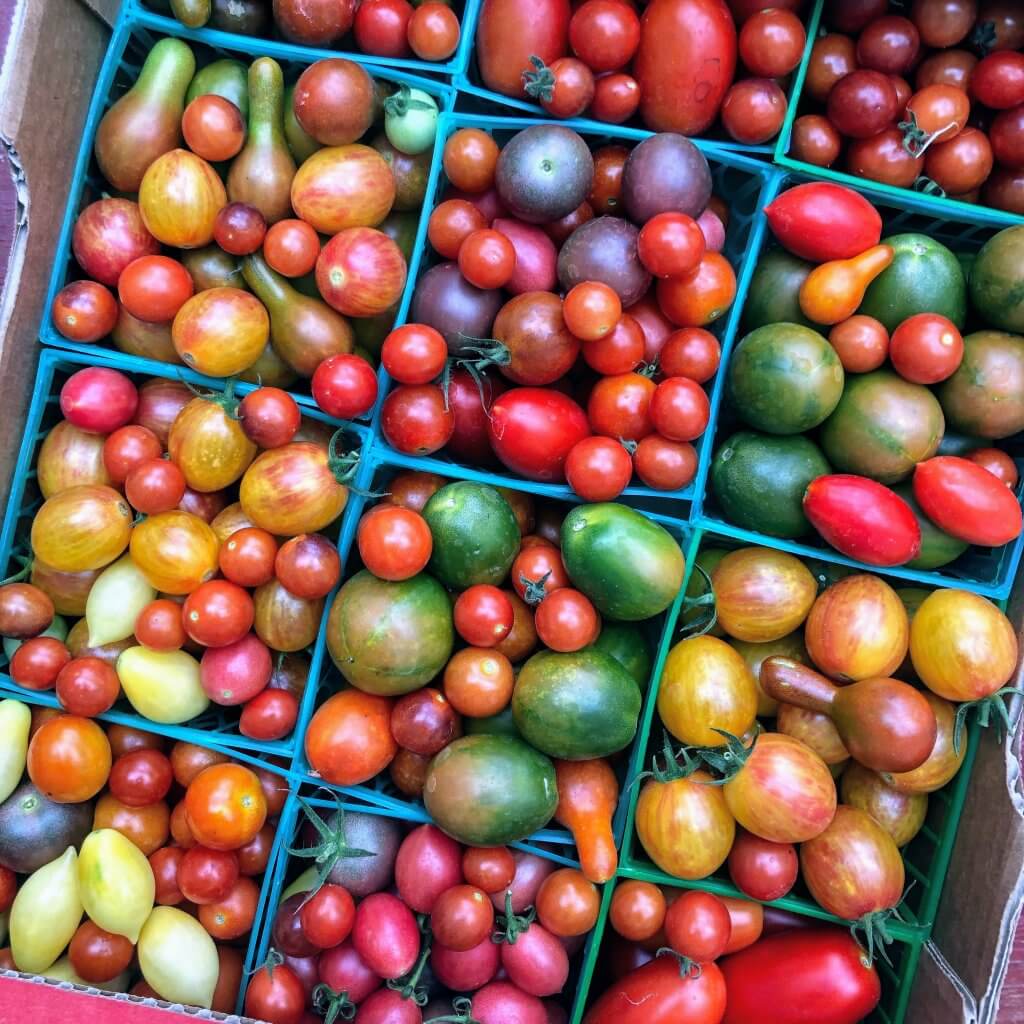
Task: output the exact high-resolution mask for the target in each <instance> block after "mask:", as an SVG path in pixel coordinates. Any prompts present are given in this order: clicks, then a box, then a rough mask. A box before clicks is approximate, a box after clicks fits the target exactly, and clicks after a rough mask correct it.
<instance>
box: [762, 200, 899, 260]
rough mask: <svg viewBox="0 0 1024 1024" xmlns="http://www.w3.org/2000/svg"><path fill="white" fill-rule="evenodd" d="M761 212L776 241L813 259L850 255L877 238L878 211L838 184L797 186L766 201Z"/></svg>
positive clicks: (878, 232) (841, 258) (856, 253)
mask: <svg viewBox="0 0 1024 1024" xmlns="http://www.w3.org/2000/svg"><path fill="white" fill-rule="evenodd" d="M765 215H766V216H767V218H768V225H769V227H770V228H771V229H772V232H773V233H774V234H775V237H776V238H777V239H778V240H779V242H781V244H782V245H783V246H784V247H785V248H786V249H788V250H789V251H790V252H791V253H793V255H794V256H799V257H801V259H805V260H810V261H811V262H812V263H824V262H826V261H828V260H843V259H852V258H853V257H854V256H858V255H859V254H860V253H862V252H864V250H865V249H870V248H871V247H872V246H873V245H877V244H878V241H879V239H880V238H881V237H882V218H881V215H880V214H879V213H878V211H877V210H876V209H875V208H874V207H873V206H872V205H871V203H870V202H868V200H867V199H865V198H864V197H863V196H862V195H860V194H859V193H857V192H854V191H853V190H852V189H849V188H846V187H844V186H842V185H832V184H830V183H826V182H815V183H812V184H806V185H797V186H796V188H791V189H787V191H785V192H783V193H782V195H780V196H779V197H778V199H776V200H775V201H774V202H772V203H770V204H769V205H768V206H767V207H766V208H765Z"/></svg>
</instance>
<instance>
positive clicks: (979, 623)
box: [910, 590, 1017, 700]
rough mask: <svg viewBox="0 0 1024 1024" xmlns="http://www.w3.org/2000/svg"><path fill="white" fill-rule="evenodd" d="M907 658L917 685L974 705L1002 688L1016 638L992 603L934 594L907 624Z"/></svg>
mask: <svg viewBox="0 0 1024 1024" xmlns="http://www.w3.org/2000/svg"><path fill="white" fill-rule="evenodd" d="M910 657H911V660H912V661H913V663H914V670H915V671H916V672H917V674H918V675H919V676H920V677H921V682H922V683H924V685H925V686H927V687H928V689H929V690H931V691H932V693H937V694H938V695H939V696H940V697H945V698H946V700H977V699H979V698H981V697H988V696H989V695H990V694H993V693H995V692H996V690H998V689H1000V688H1001V687H1003V686H1005V685H1006V684H1007V682H1008V681H1009V679H1010V676H1011V675H1013V670H1014V668H1015V667H1016V664H1017V636H1016V634H1015V633H1014V631H1013V626H1011V625H1010V620H1009V619H1008V618H1007V617H1006V616H1005V615H1004V614H1003V613H1002V612H1001V611H1000V610H999V609H998V608H997V607H996V606H995V605H994V604H993V603H992V602H991V601H988V600H986V599H985V598H984V597H979V596H978V595H977V594H971V593H968V592H967V591H966V590H936V591H935V592H934V593H933V594H931V595H930V596H929V597H927V598H925V600H924V601H923V602H922V603H921V607H920V608H918V610H917V614H915V615H914V620H913V622H912V623H911V625H910Z"/></svg>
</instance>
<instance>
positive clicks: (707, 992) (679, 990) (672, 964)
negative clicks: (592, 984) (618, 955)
mask: <svg viewBox="0 0 1024 1024" xmlns="http://www.w3.org/2000/svg"><path fill="white" fill-rule="evenodd" d="M731 998H732V994H731V992H730V1000H731ZM725 1004H726V1000H725V981H724V979H723V978H722V972H721V971H720V970H719V969H718V966H717V965H716V964H714V963H707V964H701V972H700V976H699V977H693V976H684V974H683V972H682V971H681V970H680V967H679V961H678V960H677V959H676V958H675V957H674V956H659V957H658V958H657V959H656V960H652V961H651V962H650V963H647V964H644V965H643V967H638V968H637V969H636V970H635V971H630V973H629V974H627V975H626V976H625V977H624V978H621V979H620V980H619V981H617V982H615V984H614V985H612V987H611V988H609V989H608V990H607V991H606V992H605V993H604V995H602V996H601V998H600V999H598V1001H597V1002H596V1003H595V1004H594V1005H593V1007H592V1008H591V1010H590V1012H589V1013H588V1014H587V1015H586V1017H584V1018H583V1024H719V1021H721V1019H722V1013H723V1012H724V1011H725Z"/></svg>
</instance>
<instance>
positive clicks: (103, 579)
mask: <svg viewBox="0 0 1024 1024" xmlns="http://www.w3.org/2000/svg"><path fill="white" fill-rule="evenodd" d="M155 597H156V590H155V589H154V588H153V586H152V585H151V584H150V582H149V580H147V579H146V577H145V576H143V574H142V573H141V572H140V571H139V569H138V567H137V566H136V565H135V563H134V562H133V561H132V558H131V555H124V556H123V557H121V558H119V559H118V560H117V561H116V562H115V563H114V564H113V565H109V566H107V568H106V569H104V570H103V572H102V573H100V575H99V577H98V578H97V580H96V582H95V583H94V584H93V585H92V589H91V590H90V591H89V597H88V598H87V599H86V602H85V621H86V623H87V624H88V626H89V646H90V647H103V646H104V645H105V644H112V643H116V642H117V641H118V640H126V639H127V638H128V637H130V636H131V635H132V633H134V632H135V620H136V619H137V618H138V616H139V612H141V611H142V609H143V608H145V607H146V605H147V604H149V602H150V601H152V600H153V599H154V598H155Z"/></svg>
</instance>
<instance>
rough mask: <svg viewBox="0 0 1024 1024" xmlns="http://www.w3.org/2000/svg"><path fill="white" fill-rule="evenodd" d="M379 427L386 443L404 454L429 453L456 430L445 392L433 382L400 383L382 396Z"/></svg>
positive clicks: (442, 445) (436, 449)
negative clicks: (446, 402)
mask: <svg viewBox="0 0 1024 1024" xmlns="http://www.w3.org/2000/svg"><path fill="white" fill-rule="evenodd" d="M381 430H383V432H384V437H385V438H386V439H387V441H388V443H389V444H390V445H392V446H393V447H394V448H396V449H398V451H400V452H404V453H405V454H407V455H431V454H433V453H434V452H436V451H438V450H439V449H441V448H443V447H444V446H445V445H446V444H447V443H448V441H449V440H450V438H451V436H452V434H453V432H454V431H455V414H454V413H453V412H452V410H451V409H450V408H447V407H446V404H445V400H444V392H443V391H442V390H441V389H440V388H439V387H436V386H435V385H433V384H420V385H402V386H401V387H397V388H395V390H394V391H392V392H391V394H390V395H388V397H387V398H385V399H384V405H383V406H382V408H381Z"/></svg>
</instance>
